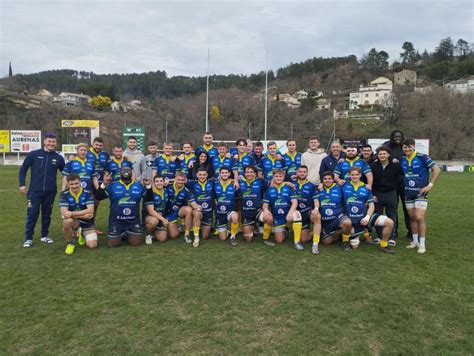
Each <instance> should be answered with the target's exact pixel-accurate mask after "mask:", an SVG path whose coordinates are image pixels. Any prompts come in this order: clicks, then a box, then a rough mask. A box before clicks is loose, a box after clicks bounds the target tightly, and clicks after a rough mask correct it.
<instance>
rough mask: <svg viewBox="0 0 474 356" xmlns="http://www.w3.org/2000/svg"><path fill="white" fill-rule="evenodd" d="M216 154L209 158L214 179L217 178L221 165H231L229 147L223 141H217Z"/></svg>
mask: <svg viewBox="0 0 474 356" xmlns="http://www.w3.org/2000/svg"><path fill="white" fill-rule="evenodd" d="M217 152H218V154H217V155H215V156H214V157H212V158H211V164H212V170H213V171H214V177H213V178H215V179H219V170H220V169H221V167H224V166H225V167H229V168H231V167H232V165H233V162H232V157H231V155H230V153H229V148H228V147H227V144H226V143H225V142H219V144H218V145H217Z"/></svg>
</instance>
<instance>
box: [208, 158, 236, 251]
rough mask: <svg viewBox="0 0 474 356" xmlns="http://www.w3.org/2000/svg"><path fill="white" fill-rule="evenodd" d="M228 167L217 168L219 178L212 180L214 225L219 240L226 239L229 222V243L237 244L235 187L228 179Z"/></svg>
mask: <svg viewBox="0 0 474 356" xmlns="http://www.w3.org/2000/svg"><path fill="white" fill-rule="evenodd" d="M230 174H231V173H230V169H229V168H228V167H226V166H224V167H221V169H220V170H219V179H218V180H217V181H216V182H214V196H215V199H216V220H217V221H216V225H217V231H218V233H219V239H220V240H221V241H225V240H227V224H228V222H230V238H229V240H230V244H231V245H232V246H237V239H236V235H237V232H238V230H239V216H238V214H237V212H236V202H235V201H236V195H237V189H238V188H237V187H236V184H235V182H234V181H233V180H232V179H230Z"/></svg>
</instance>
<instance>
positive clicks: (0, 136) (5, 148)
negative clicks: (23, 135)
mask: <svg viewBox="0 0 474 356" xmlns="http://www.w3.org/2000/svg"><path fill="white" fill-rule="evenodd" d="M0 152H10V131H9V130H0Z"/></svg>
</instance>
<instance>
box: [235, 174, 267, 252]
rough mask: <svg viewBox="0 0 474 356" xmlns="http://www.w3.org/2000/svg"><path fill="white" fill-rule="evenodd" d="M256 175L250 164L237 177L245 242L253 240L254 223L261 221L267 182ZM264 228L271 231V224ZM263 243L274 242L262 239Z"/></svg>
mask: <svg viewBox="0 0 474 356" xmlns="http://www.w3.org/2000/svg"><path fill="white" fill-rule="evenodd" d="M256 175H257V169H256V168H255V166H252V165H250V166H247V167H245V169H244V177H243V178H239V192H240V195H241V196H242V225H243V233H244V239H245V241H246V242H252V241H253V240H254V229H255V225H256V223H257V222H260V223H263V214H262V200H263V191H264V189H265V187H266V185H267V183H266V181H265V180H264V179H261V178H256ZM266 229H267V231H268V229H270V231H271V225H270V226H266ZM264 243H265V244H266V245H268V246H275V243H274V242H272V241H270V240H268V239H266V240H264Z"/></svg>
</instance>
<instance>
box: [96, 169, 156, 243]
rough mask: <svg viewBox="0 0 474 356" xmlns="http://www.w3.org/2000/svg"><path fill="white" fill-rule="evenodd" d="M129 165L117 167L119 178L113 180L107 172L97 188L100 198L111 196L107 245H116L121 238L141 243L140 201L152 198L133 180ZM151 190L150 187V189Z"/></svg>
mask: <svg viewBox="0 0 474 356" xmlns="http://www.w3.org/2000/svg"><path fill="white" fill-rule="evenodd" d="M132 176H133V173H132V169H131V168H130V167H122V168H121V169H120V179H119V180H118V181H115V182H112V183H111V180H112V177H111V174H110V173H107V174H106V175H105V176H104V182H103V183H102V184H101V185H100V187H99V189H98V190H97V195H96V197H97V198H98V199H99V200H104V199H107V197H108V198H109V199H110V213H109V229H108V232H107V240H108V241H107V242H108V245H109V247H119V246H120V245H122V239H127V240H128V243H129V244H130V245H131V246H138V245H141V244H142V243H143V228H142V224H141V221H140V202H141V200H142V198H145V197H146V201H149V200H152V199H153V198H152V197H149V196H146V195H147V192H148V191H147V190H146V189H145V187H144V186H142V185H141V184H140V183H137V182H135V181H134V180H133V179H132ZM150 191H151V190H150Z"/></svg>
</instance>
